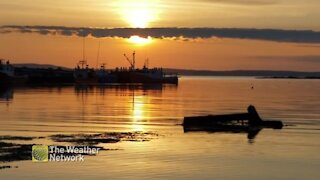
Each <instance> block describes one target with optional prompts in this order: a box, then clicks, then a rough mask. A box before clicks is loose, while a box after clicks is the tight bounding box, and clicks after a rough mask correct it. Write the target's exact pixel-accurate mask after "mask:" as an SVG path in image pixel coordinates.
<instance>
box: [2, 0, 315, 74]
mask: <svg viewBox="0 0 320 180" xmlns="http://www.w3.org/2000/svg"><path fill="white" fill-rule="evenodd" d="M319 9H320V1H319V0H305V1H300V0H197V1H196V0H176V1H164V0H163V1H160V0H136V1H135V0H119V1H116V0H114V1H109V0H90V1H89V0H28V1H26V0H0V26H1V28H0V58H4V59H10V60H11V61H12V63H39V64H54V65H59V66H66V67H74V66H75V65H76V63H77V62H78V61H79V60H81V59H82V58H83V57H82V56H83V50H82V49H83V40H84V41H85V59H86V60H87V61H88V63H89V64H90V65H91V66H96V64H97V60H98V63H107V67H109V68H113V67H117V66H128V64H127V62H126V61H125V59H124V57H123V53H127V54H130V53H131V52H132V51H133V50H135V51H136V52H137V58H138V63H137V65H138V66H141V65H142V64H143V63H144V60H145V59H146V58H149V59H150V66H162V67H168V68H181V69H209V70H235V69H255V70H257V69H266V70H298V71H320V22H319V19H320V11H319ZM123 28H126V29H123ZM135 28H139V29H135ZM140 28H146V29H142V30H141V29H140ZM154 28H157V29H154ZM181 28H187V29H181ZM271 29H272V30H271ZM305 30H308V31H305ZM137 35H140V37H139V36H137ZM141 37H145V38H141ZM99 44H100V53H99V55H98V49H99V48H98V47H99ZM98 56H99V58H97V57H98Z"/></svg>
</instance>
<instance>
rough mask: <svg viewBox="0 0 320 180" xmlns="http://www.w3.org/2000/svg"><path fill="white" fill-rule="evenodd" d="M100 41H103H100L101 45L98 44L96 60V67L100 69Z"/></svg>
mask: <svg viewBox="0 0 320 180" xmlns="http://www.w3.org/2000/svg"><path fill="white" fill-rule="evenodd" d="M100 43H101V41H99V46H98V53H97V61H96V69H98V64H99V56H100Z"/></svg>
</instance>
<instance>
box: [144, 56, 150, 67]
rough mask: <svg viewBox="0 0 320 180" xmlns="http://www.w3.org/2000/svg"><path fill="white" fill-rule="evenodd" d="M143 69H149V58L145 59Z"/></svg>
mask: <svg viewBox="0 0 320 180" xmlns="http://www.w3.org/2000/svg"><path fill="white" fill-rule="evenodd" d="M143 66H144V67H145V68H148V67H149V58H146V60H145V61H144V65H143Z"/></svg>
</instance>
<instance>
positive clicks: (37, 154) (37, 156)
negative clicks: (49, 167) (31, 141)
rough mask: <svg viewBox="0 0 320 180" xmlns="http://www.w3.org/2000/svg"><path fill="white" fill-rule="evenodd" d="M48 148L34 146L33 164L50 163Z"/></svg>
mask: <svg viewBox="0 0 320 180" xmlns="http://www.w3.org/2000/svg"><path fill="white" fill-rule="evenodd" d="M48 154H49V150H48V146H45V145H33V146H32V161H33V162H48Z"/></svg>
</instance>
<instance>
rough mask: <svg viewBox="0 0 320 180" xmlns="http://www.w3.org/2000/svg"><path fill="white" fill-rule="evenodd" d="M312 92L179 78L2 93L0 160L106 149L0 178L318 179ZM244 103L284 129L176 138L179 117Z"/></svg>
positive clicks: (310, 83)
mask: <svg viewBox="0 0 320 180" xmlns="http://www.w3.org/2000/svg"><path fill="white" fill-rule="evenodd" d="M319 92H320V81H319V80H285V79H277V80H270V79H269V80H268V79H253V78H199V77H198V78H195V77H183V78H181V80H180V82H179V85H178V86H172V85H165V86H159V85H146V86H141V85H135V86H129V85H108V86H101V87H74V86H67V87H30V88H15V89H5V90H1V92H0V117H1V118H0V136H1V137H0V145H1V146H0V150H1V151H0V155H1V153H2V156H3V153H4V152H6V153H8V151H5V148H8V147H10V148H12V147H13V146H12V144H15V146H14V147H17V144H18V145H20V146H22V145H29V146H30V145H32V144H48V145H53V144H54V145H70V144H71V145H83V144H86V143H87V144H90V145H93V146H99V147H103V148H104V149H105V150H104V151H101V152H100V153H99V154H98V155H96V156H88V157H86V159H85V162H48V163H33V162H31V160H28V158H26V159H22V160H18V159H11V161H9V162H8V161H6V162H4V161H3V162H1V163H0V166H1V167H2V168H1V169H0V177H1V179H2V178H6V179H16V178H25V179H35V178H46V177H49V178H51V179H52V178H57V179H61V178H77V179H82V178H83V179H86V178H89V177H94V178H96V179H97V178H101V179H105V178H112V179H118V178H119V179H128V178H131V179H132V178H133V179H138V178H139V179H150V178H158V179H168V178H171V179H187V178H189V179H213V178H214V179H219V178H224V179H235V178H237V179H248V178H249V179H271V178H285V179H302V178H303V179H319V178H320V173H319V171H318V169H319V166H320V156H319V152H320V141H319V137H320V131H319V130H320V109H319V107H320V95H319ZM249 104H253V105H255V106H256V108H257V110H258V112H259V113H260V115H261V117H262V118H263V119H265V120H282V121H283V122H284V124H285V125H286V126H285V127H284V129H282V130H273V129H263V130H262V131H260V132H259V134H258V135H257V136H256V137H255V138H254V139H248V138H247V134H246V133H232V132H228V133H223V132H220V133H207V132H191V133H184V132H183V128H182V126H181V125H180V124H181V123H182V120H183V117H184V116H193V115H207V114H221V113H234V112H245V111H246V108H247V106H248V105H249ZM92 138H94V139H92ZM97 138H98V139H97ZM23 147H25V146H23ZM27 155H28V154H27ZM30 159H31V155H30Z"/></svg>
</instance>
